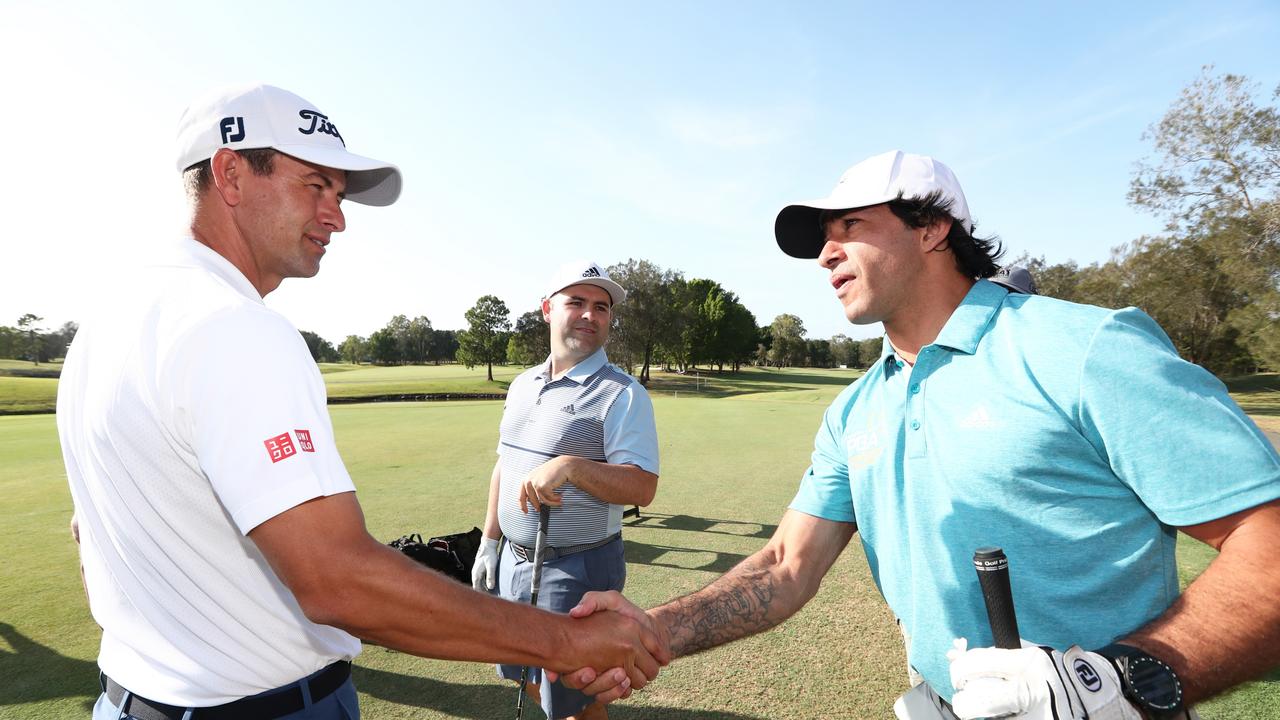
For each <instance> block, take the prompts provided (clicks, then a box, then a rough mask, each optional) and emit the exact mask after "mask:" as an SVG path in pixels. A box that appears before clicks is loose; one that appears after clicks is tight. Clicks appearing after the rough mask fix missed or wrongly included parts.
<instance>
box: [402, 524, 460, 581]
mask: <svg viewBox="0 0 1280 720" xmlns="http://www.w3.org/2000/svg"><path fill="white" fill-rule="evenodd" d="M387 544H388V545H390V546H391V547H393V548H395V549H396V550H399V551H400V552H402V553H404V554H405V555H408V556H409V557H410V558H412V559H414V560H417V561H418V562H420V563H422V564H423V565H426V566H427V567H429V568H431V569H432V570H435V571H437V572H441V573H444V574H445V575H447V576H449V577H451V578H453V579H454V580H457V581H458V582H460V583H462V584H463V585H468V586H469V585H471V566H472V565H474V564H475V561H476V552H477V551H478V550H479V549H480V528H477V527H473V528H471V529H470V530H468V531H467V532H464V533H454V534H453V535H441V536H440V537H433V538H431V539H430V540H428V541H426V542H425V543H424V542H422V535H420V534H418V533H413V534H411V535H405V536H404V537H402V538H400V539H398V540H392V541H391V542H389V543H387Z"/></svg>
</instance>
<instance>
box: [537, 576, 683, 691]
mask: <svg viewBox="0 0 1280 720" xmlns="http://www.w3.org/2000/svg"><path fill="white" fill-rule="evenodd" d="M569 615H570V617H573V618H577V619H578V620H579V622H583V623H589V622H602V621H604V620H605V619H608V621H609V622H611V623H618V624H621V625H623V626H625V627H622V628H619V629H618V632H621V633H623V634H622V635H621V636H614V635H610V634H606V635H605V636H604V637H603V638H602V640H603V641H605V642H606V643H607V642H609V641H610V640H614V641H618V642H621V641H622V640H623V639H625V638H627V637H628V634H634V636H635V639H636V640H638V641H639V645H638V646H635V645H633V646H632V647H633V648H634V649H635V650H636V652H635V653H634V654H633V655H631V657H630V658H627V657H624V658H623V659H624V663H623V664H613V663H609V662H604V663H602V664H601V666H600V667H583V668H580V669H578V670H575V671H573V672H569V673H564V674H563V675H562V676H560V679H561V681H562V682H563V683H564V684H565V685H566V686H568V687H571V688H574V689H576V690H581V691H582V692H583V693H584V694H586V695H592V696H594V697H595V699H596V702H599V703H610V702H613V701H614V700H619V699H625V698H628V697H631V693H632V692H634V691H636V690H641V689H643V688H644V686H645V685H647V684H649V682H650V681H652V680H653V679H654V678H656V677H658V671H659V669H660V668H662V667H664V666H666V665H667V664H669V663H670V662H671V661H672V660H673V659H674V658H673V657H672V655H671V635H670V632H669V631H668V630H667V627H666V625H665V624H663V623H662V622H660V621H658V620H656V619H654V618H653V617H652V616H651V615H649V614H648V613H646V612H645V611H643V610H641V609H640V608H638V607H636V606H635V605H633V604H631V602H630V601H629V600H627V599H626V598H624V597H623V596H622V595H621V594H620V593H617V592H614V591H612V590H610V591H607V592H589V593H587V594H586V595H584V596H583V597H582V600H581V601H580V602H579V603H578V605H577V607H575V608H573V609H572V610H570V611H569ZM626 660H630V661H631V664H630V665H627V664H625V661H626ZM600 668H605V669H603V670H601V669H600ZM547 675H548V678H549V679H550V680H552V681H554V680H556V678H557V677H558V676H559V675H558V674H557V673H554V672H551V671H548V673H547Z"/></svg>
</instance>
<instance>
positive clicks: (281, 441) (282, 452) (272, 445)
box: [262, 433, 298, 463]
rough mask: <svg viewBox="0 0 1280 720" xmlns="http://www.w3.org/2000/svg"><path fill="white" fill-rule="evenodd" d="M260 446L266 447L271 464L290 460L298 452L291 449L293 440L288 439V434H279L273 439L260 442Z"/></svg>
mask: <svg viewBox="0 0 1280 720" xmlns="http://www.w3.org/2000/svg"><path fill="white" fill-rule="evenodd" d="M262 444H263V445H266V446H267V454H268V455H270V456H271V462H273V463H278V462H280V461H281V460H285V459H287V458H291V457H293V456H294V455H296V454H297V452H298V451H297V450H295V449H294V447H293V438H291V437H289V433H281V434H279V435H277V436H275V437H273V438H268V439H267V440H264V441H262Z"/></svg>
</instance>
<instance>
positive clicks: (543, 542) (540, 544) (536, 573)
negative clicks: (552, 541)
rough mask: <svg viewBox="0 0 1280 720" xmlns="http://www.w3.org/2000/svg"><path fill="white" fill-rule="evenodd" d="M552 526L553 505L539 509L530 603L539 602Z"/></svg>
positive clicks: (535, 603)
mask: <svg viewBox="0 0 1280 720" xmlns="http://www.w3.org/2000/svg"><path fill="white" fill-rule="evenodd" d="M550 526H551V506H550V505H545V504H544V505H543V506H542V507H541V508H539V509H538V537H537V539H536V540H534V543H533V587H532V588H531V589H530V592H529V604H530V605H537V604H538V587H539V586H540V585H542V560H543V558H544V557H546V554H547V529H548V528H549V527H550Z"/></svg>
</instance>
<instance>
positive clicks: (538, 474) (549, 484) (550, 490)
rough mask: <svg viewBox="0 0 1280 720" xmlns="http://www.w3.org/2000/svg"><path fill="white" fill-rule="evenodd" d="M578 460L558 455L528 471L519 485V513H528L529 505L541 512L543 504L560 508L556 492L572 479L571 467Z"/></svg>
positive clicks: (558, 494)
mask: <svg viewBox="0 0 1280 720" xmlns="http://www.w3.org/2000/svg"><path fill="white" fill-rule="evenodd" d="M579 460H581V458H578V457H574V456H573V455H560V456H559V457H553V458H551V459H550V460H548V461H546V462H544V463H542V464H541V465H539V466H538V467H536V468H534V469H533V470H532V471H530V472H529V474H528V475H526V476H525V478H524V482H522V483H521V484H520V512H529V506H530V505H532V506H533V509H534V510H541V509H542V506H543V505H544V504H546V505H550V506H551V507H560V504H561V501H560V493H558V492H556V490H557V489H559V488H560V486H561V485H563V484H565V483H566V482H569V481H570V480H571V479H572V476H573V465H574V463H575V462H576V461H579Z"/></svg>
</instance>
